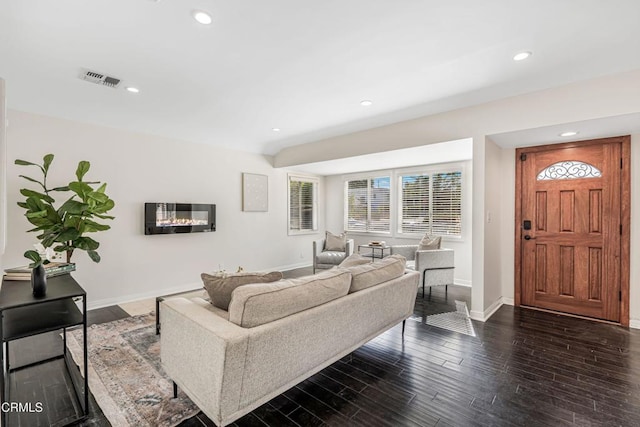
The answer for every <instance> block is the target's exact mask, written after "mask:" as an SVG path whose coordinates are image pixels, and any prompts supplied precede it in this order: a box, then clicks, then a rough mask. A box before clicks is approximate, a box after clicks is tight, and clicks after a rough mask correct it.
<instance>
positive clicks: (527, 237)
mask: <svg viewBox="0 0 640 427" xmlns="http://www.w3.org/2000/svg"><path fill="white" fill-rule="evenodd" d="M531 239H535V237H531V236H529V235H528V234H525V235H524V240H531Z"/></svg>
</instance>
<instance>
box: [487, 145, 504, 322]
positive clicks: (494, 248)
mask: <svg viewBox="0 0 640 427" xmlns="http://www.w3.org/2000/svg"><path fill="white" fill-rule="evenodd" d="M502 181H503V169H502V167H501V149H500V147H498V146H497V145H496V144H495V143H494V142H493V141H491V139H489V138H486V139H485V183H484V185H485V189H486V191H485V193H484V196H485V199H484V200H485V202H484V203H485V206H484V233H485V234H484V253H485V262H484V304H485V310H484V311H485V312H484V313H483V317H486V316H487V315H489V313H490V311H491V310H492V309H493V308H496V307H498V306H499V305H498V304H499V300H500V298H501V297H502V269H501V263H502V257H500V256H499V255H500V253H501V244H502V241H501V239H500V229H501V224H502V210H501V198H502V191H500V190H501V184H502ZM493 254H498V256H493Z"/></svg>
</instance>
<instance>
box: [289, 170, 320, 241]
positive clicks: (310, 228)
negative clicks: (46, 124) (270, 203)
mask: <svg viewBox="0 0 640 427" xmlns="http://www.w3.org/2000/svg"><path fill="white" fill-rule="evenodd" d="M317 229H318V180H317V179H316V178H309V177H300V176H293V175H290V176H289V234H298V233H311V232H314V231H316V230H317Z"/></svg>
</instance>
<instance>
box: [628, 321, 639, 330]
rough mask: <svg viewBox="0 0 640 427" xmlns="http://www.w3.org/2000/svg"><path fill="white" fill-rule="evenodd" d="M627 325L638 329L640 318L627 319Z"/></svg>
mask: <svg viewBox="0 0 640 427" xmlns="http://www.w3.org/2000/svg"><path fill="white" fill-rule="evenodd" d="M629 327H630V328H633V329H640V319H629Z"/></svg>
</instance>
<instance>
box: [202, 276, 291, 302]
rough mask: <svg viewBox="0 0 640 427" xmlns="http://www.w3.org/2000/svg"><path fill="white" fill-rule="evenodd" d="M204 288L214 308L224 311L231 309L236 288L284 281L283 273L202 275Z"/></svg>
mask: <svg viewBox="0 0 640 427" xmlns="http://www.w3.org/2000/svg"><path fill="white" fill-rule="evenodd" d="M200 277H201V278H202V283H203V284H204V288H205V289H206V290H207V293H208V294H209V300H210V302H211V304H213V305H214V306H216V307H218V308H221V309H223V310H228V309H229V302H231V293H232V292H233V291H234V289H235V288H237V287H238V286H242V285H249V284H252V283H269V282H275V281H276V280H280V279H282V273H281V272H279V271H272V272H270V273H244V272H240V273H227V272H224V271H221V272H218V273H213V274H207V273H202V274H201V275H200Z"/></svg>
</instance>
